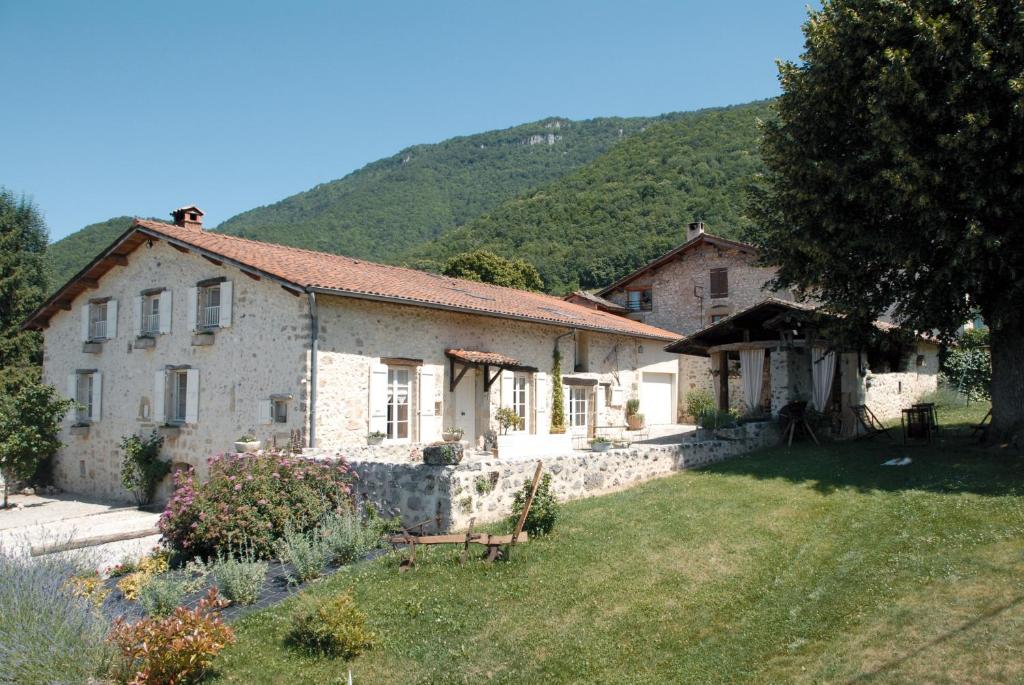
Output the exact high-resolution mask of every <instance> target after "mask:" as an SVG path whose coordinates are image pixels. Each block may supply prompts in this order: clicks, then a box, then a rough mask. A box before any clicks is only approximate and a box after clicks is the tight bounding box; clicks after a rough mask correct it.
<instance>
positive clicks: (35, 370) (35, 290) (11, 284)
mask: <svg viewBox="0 0 1024 685" xmlns="http://www.w3.org/2000/svg"><path fill="white" fill-rule="evenodd" d="M46 242H47V234H46V224H45V223H44V222H43V217H42V215H41V214H40V213H39V210H38V209H37V208H36V207H35V205H33V204H32V203H31V202H29V201H28V200H26V199H24V198H18V197H15V195H14V193H12V192H10V191H9V190H6V189H4V188H0V392H2V393H3V394H4V395H10V394H12V393H13V392H14V391H15V390H16V389H17V388H18V387H19V386H20V385H21V384H22V383H24V382H27V381H29V380H32V379H37V378H38V376H39V364H40V363H41V362H42V337H41V336H40V335H39V333H37V332H30V331H23V330H21V325H22V324H23V323H24V322H25V319H26V318H27V317H28V315H29V314H30V313H32V311H33V310H35V309H36V308H37V307H38V306H39V305H40V304H41V303H42V301H43V299H44V298H45V296H46V290H47V279H46V268H45V263H44V255H45V253H46Z"/></svg>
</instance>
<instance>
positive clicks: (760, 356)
mask: <svg viewBox="0 0 1024 685" xmlns="http://www.w3.org/2000/svg"><path fill="white" fill-rule="evenodd" d="M740 376H741V378H742V379H743V399H745V400H746V401H747V410H748V411H754V410H755V409H757V408H758V407H760V406H761V386H762V385H763V381H764V350H763V349H762V350H740Z"/></svg>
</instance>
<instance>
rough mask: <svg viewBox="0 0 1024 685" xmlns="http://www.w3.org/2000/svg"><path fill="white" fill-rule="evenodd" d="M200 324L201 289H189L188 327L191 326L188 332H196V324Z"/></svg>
mask: <svg viewBox="0 0 1024 685" xmlns="http://www.w3.org/2000/svg"><path fill="white" fill-rule="evenodd" d="M198 323H199V288H189V289H188V325H189V326H191V328H189V329H188V330H190V331H194V330H196V324H198Z"/></svg>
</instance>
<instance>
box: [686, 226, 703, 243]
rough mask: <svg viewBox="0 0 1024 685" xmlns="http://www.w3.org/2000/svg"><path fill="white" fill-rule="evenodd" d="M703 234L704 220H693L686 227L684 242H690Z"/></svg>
mask: <svg viewBox="0 0 1024 685" xmlns="http://www.w3.org/2000/svg"><path fill="white" fill-rule="evenodd" d="M703 234H704V222H703V221H694V222H693V223H692V224H690V225H689V226H687V227H686V242H690V241H691V240H693V239H694V238H696V237H697V236H699V235H703Z"/></svg>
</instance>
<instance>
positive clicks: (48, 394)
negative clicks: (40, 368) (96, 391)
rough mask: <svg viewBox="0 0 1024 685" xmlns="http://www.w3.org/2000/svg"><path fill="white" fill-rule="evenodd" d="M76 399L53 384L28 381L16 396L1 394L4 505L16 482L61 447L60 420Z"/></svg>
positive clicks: (0, 453)
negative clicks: (60, 393)
mask: <svg viewBox="0 0 1024 685" xmlns="http://www.w3.org/2000/svg"><path fill="white" fill-rule="evenodd" d="M74 404H75V403H74V402H72V401H70V400H64V399H61V396H60V395H59V394H58V393H57V391H56V390H54V388H53V386H50V385H40V384H38V383H34V382H33V383H26V384H25V386H24V387H22V389H21V390H20V391H19V392H18V394H17V395H14V396H13V397H11V396H9V395H6V394H4V395H0V475H2V476H3V479H2V480H3V483H2V486H3V508H5V509H6V508H7V495H8V492H9V491H10V489H11V488H12V487H13V486H14V484H15V483H17V482H18V481H21V480H25V479H26V478H30V477H31V476H32V475H33V474H35V473H36V471H37V469H38V468H39V466H40V464H42V463H43V462H44V461H46V460H48V459H50V458H52V457H53V455H54V453H55V452H56V451H57V450H58V449H59V448H60V446H61V441H60V440H59V439H58V437H57V434H58V433H59V432H60V422H61V420H62V419H63V418H64V415H65V414H66V413H67V412H68V410H69V409H70V408H71V407H72V406H74Z"/></svg>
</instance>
